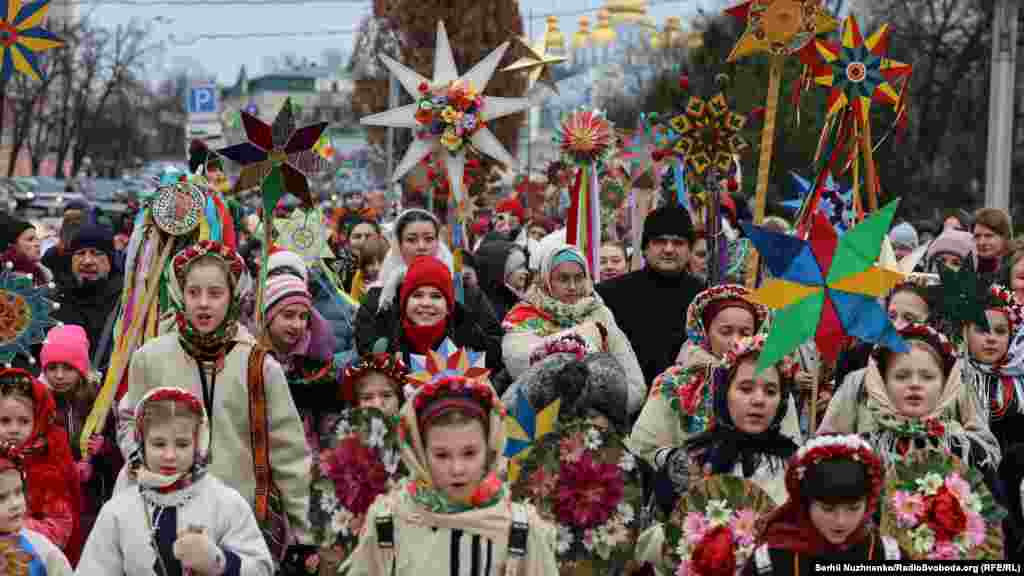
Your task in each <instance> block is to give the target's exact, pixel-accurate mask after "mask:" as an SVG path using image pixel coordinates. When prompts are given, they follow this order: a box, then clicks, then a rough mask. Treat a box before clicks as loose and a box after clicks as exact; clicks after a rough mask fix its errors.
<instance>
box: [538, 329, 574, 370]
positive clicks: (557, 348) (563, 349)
mask: <svg viewBox="0 0 1024 576" xmlns="http://www.w3.org/2000/svg"><path fill="white" fill-rule="evenodd" d="M553 354H574V355H576V359H577V360H582V359H583V357H584V356H586V355H587V341H586V340H584V339H583V338H582V337H581V336H580V335H579V334H576V333H575V332H571V333H569V334H566V335H564V336H561V337H559V338H555V339H553V340H549V341H547V342H545V343H544V344H542V345H540V346H538V347H537V348H536V349H534V351H533V352H532V353H531V354H530V364H531V365H533V364H536V363H538V362H540V361H541V360H543V359H545V358H547V357H548V356H551V355H553Z"/></svg>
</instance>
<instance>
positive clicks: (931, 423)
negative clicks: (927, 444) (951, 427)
mask: <svg viewBox="0 0 1024 576" xmlns="http://www.w3.org/2000/svg"><path fill="white" fill-rule="evenodd" d="M925 425H926V427H927V429H928V435H929V436H931V437H933V438H942V437H943V436H945V435H946V427H945V426H943V425H942V422H940V421H938V420H934V419H933V420H928V421H927V422H926V423H925Z"/></svg>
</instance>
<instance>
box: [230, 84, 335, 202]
mask: <svg viewBox="0 0 1024 576" xmlns="http://www.w3.org/2000/svg"><path fill="white" fill-rule="evenodd" d="M241 116H242V124H243V125H244V126H245V135H246V137H247V138H248V139H249V141H248V142H242V143H241V144H235V145H234V146H229V147H227V148H223V149H221V150H219V151H218V153H219V154H220V155H221V156H224V157H225V158H228V159H230V160H233V161H235V162H237V163H239V164H241V165H242V174H241V176H240V177H239V181H238V184H237V186H238V188H239V189H241V190H245V189H248V188H253V187H257V186H259V187H261V188H262V190H263V209H264V210H265V211H266V212H273V210H274V208H276V207H277V203H278V202H279V201H280V200H281V197H282V196H283V195H284V194H285V193H289V194H292V195H293V196H295V197H296V198H298V199H299V200H301V201H302V203H303V204H304V205H306V206H312V205H313V196H312V193H311V191H310V189H309V181H308V180H307V179H306V176H307V175H308V174H312V173H316V172H319V171H321V170H323V169H324V168H325V166H326V163H325V161H324V159H323V158H321V157H320V155H319V154H317V153H316V152H314V151H313V146H314V145H315V144H316V142H317V140H319V138H320V135H321V134H323V131H324V129H326V128H327V122H319V123H317V124H313V125H310V126H305V127H303V128H299V129H298V130H296V129H295V115H294V112H293V107H292V101H291V98H289V99H287V100H285V101H284V106H282V107H281V110H280V111H279V112H278V113H277V118H275V119H274V123H273V124H272V125H267V124H265V123H264V122H263V121H262V120H260V119H259V118H257V117H255V116H253V115H252V114H249V113H248V112H245V111H243V112H241Z"/></svg>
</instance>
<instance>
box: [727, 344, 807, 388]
mask: <svg viewBox="0 0 1024 576" xmlns="http://www.w3.org/2000/svg"><path fill="white" fill-rule="evenodd" d="M767 341H768V337H767V336H766V335H764V334H763V333H759V334H755V335H754V336H749V337H746V338H740V339H739V340H738V341H737V342H736V343H735V344H733V346H732V348H730V349H729V351H727V352H726V353H725V358H723V359H722V370H723V371H724V372H725V373H727V374H728V373H729V372H731V371H732V370H734V369H735V368H736V367H737V366H738V365H739V363H740V361H741V360H743V358H745V357H747V356H749V355H751V354H754V353H760V352H761V351H763V350H764V345H765V343H766V342H767ZM776 367H777V368H778V370H779V376H780V377H782V378H783V379H785V380H793V379H794V378H796V373H797V372H798V371H799V370H800V365H799V364H797V362H796V360H794V359H793V357H792V356H789V355H786V356H783V357H782V360H779V362H778V364H776Z"/></svg>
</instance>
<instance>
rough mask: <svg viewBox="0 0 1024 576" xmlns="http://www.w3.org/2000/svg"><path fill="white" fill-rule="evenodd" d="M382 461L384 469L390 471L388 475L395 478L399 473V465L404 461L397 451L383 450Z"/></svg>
mask: <svg viewBox="0 0 1024 576" xmlns="http://www.w3.org/2000/svg"><path fill="white" fill-rule="evenodd" d="M380 460H381V462H382V463H383V464H384V469H385V470H387V471H388V474H389V475H391V476H394V474H395V472H397V471H398V464H399V462H401V461H402V456H401V455H400V454H399V453H398V451H397V450H383V451H382V453H381V456H380Z"/></svg>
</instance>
